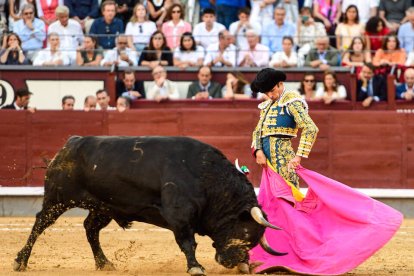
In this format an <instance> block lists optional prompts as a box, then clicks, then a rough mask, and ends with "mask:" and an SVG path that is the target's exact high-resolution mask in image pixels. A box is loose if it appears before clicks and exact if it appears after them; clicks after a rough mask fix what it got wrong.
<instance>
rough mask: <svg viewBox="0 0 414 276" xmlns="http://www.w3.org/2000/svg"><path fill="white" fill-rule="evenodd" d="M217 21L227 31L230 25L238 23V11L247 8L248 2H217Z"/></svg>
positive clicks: (221, 0)
mask: <svg viewBox="0 0 414 276" xmlns="http://www.w3.org/2000/svg"><path fill="white" fill-rule="evenodd" d="M215 2H216V10H217V21H218V22H220V23H221V24H223V25H224V26H225V27H226V29H228V28H229V27H230V24H231V23H233V22H235V21H237V11H238V10H239V9H240V8H244V7H245V6H246V0H238V1H235V0H216V1H215Z"/></svg>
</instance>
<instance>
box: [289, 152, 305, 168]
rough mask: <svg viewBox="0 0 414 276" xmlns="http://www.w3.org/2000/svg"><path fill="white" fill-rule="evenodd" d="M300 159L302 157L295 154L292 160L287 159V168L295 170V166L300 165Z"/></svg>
mask: <svg viewBox="0 0 414 276" xmlns="http://www.w3.org/2000/svg"><path fill="white" fill-rule="evenodd" d="M301 160H302V157H300V156H297V155H296V156H295V157H294V158H293V159H292V160H290V161H289V163H288V170H289V171H295V170H296V168H297V167H298V166H299V165H300V161H301Z"/></svg>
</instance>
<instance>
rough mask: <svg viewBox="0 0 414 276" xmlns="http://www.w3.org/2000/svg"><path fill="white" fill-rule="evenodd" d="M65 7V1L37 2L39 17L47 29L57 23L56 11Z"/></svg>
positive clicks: (41, 0)
mask: <svg viewBox="0 0 414 276" xmlns="http://www.w3.org/2000/svg"><path fill="white" fill-rule="evenodd" d="M62 5H63V0H49V1H44V0H36V9H37V16H38V17H39V18H40V19H41V20H42V21H43V22H44V23H45V25H46V29H47V28H48V27H49V25H50V24H52V23H53V22H55V21H56V14H55V10H56V8H57V7H58V6H62Z"/></svg>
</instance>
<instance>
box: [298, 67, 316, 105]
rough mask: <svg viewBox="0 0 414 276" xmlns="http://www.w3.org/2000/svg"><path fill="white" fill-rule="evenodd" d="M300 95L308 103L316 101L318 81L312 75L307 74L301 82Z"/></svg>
mask: <svg viewBox="0 0 414 276" xmlns="http://www.w3.org/2000/svg"><path fill="white" fill-rule="evenodd" d="M299 93H300V94H301V95H302V98H303V99H304V100H306V101H314V100H315V94H316V79H315V75H313V74H312V73H309V72H308V73H305V74H304V75H303V79H302V81H301V82H300V87H299Z"/></svg>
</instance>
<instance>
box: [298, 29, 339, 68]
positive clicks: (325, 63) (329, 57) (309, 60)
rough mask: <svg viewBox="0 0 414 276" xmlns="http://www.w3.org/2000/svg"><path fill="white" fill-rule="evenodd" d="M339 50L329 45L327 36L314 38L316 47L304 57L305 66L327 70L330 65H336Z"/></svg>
mask: <svg viewBox="0 0 414 276" xmlns="http://www.w3.org/2000/svg"><path fill="white" fill-rule="evenodd" d="M338 60H339V52H338V50H337V49H335V48H334V47H332V46H329V38H328V37H320V38H317V39H316V48H313V49H311V51H310V52H309V54H308V56H307V57H306V61H305V66H311V67H313V68H319V69H321V70H324V71H325V70H328V69H329V68H330V66H338Z"/></svg>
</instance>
